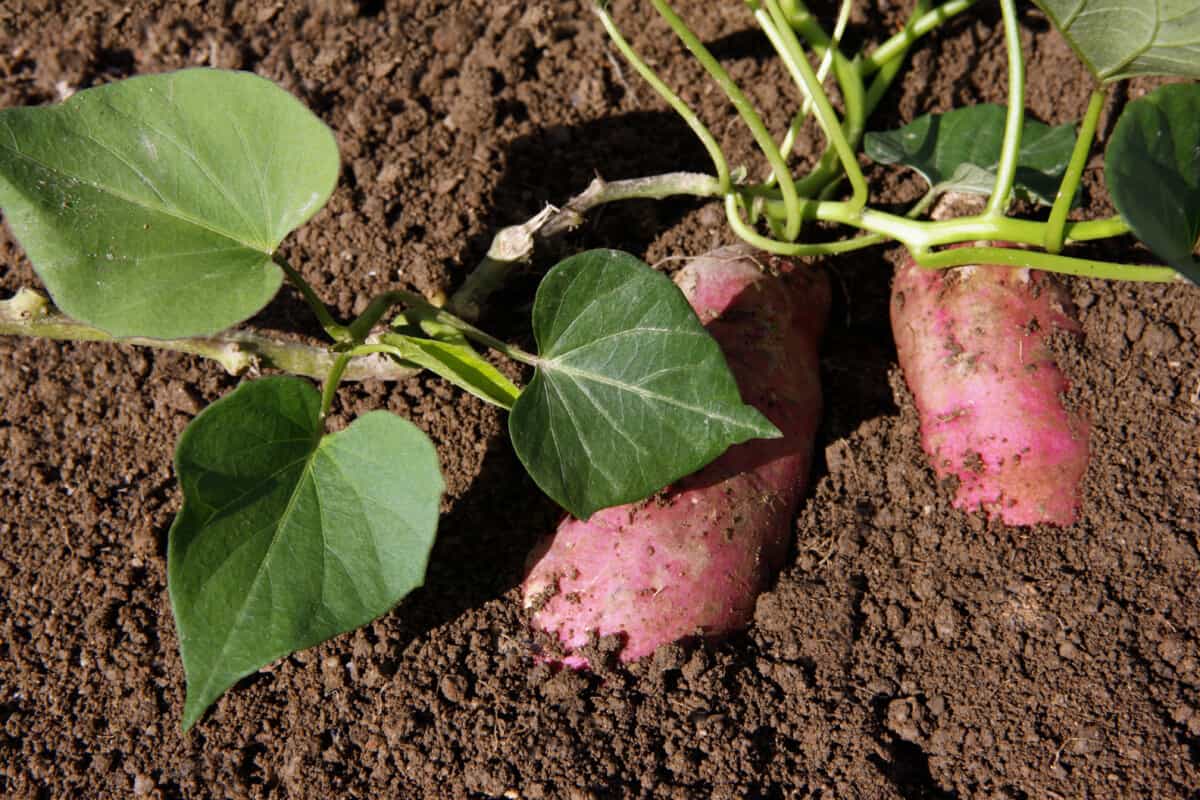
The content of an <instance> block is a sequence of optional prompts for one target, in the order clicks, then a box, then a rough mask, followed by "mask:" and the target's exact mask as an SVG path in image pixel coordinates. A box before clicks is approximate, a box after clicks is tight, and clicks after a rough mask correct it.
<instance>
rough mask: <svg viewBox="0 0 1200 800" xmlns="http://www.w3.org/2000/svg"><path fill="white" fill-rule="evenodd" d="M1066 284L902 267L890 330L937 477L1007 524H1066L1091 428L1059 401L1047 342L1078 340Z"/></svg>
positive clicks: (981, 270)
mask: <svg viewBox="0 0 1200 800" xmlns="http://www.w3.org/2000/svg"><path fill="white" fill-rule="evenodd" d="M1073 313H1074V309H1073V307H1072V305H1071V302H1070V299H1069V298H1068V297H1067V295H1066V292H1065V291H1064V290H1063V288H1062V287H1061V286H1060V285H1059V284H1058V283H1057V282H1056V281H1054V280H1053V279H1052V278H1051V277H1050V276H1048V275H1045V274H1043V273H1039V272H1035V271H1031V270H1027V269H1014V268H1012V267H1006V266H997V265H974V266H969V267H962V268H959V269H954V270H946V271H933V270H925V269H922V268H920V267H919V266H917V265H916V264H915V263H914V262H913V261H912V260H911V259H909V260H907V261H906V262H905V263H904V264H902V265H901V267H900V268H899V269H898V270H897V272H896V277H895V280H894V281H893V284H892V302H891V317H892V333H893V335H894V336H895V339H896V351H897V355H898V356H899V361H900V367H901V369H902V370H903V372H904V379H905V382H906V383H907V384H908V388H909V390H910V391H911V392H912V395H913V399H914V400H915V401H916V406H917V411H918V413H919V415H920V419H921V445H922V447H923V448H924V449H925V453H926V454H927V455H928V456H929V459H930V462H931V463H932V465H933V468H934V471H935V472H936V474H937V476H938V478H948V477H954V478H957V480H958V488H957V491H956V493H955V497H954V507H955V508H958V509H962V510H964V511H968V512H970V511H976V510H982V511H984V512H985V513H986V514H987V516H988V517H989V519H996V518H999V519H1000V520H1002V521H1003V522H1005V523H1006V524H1008V525H1016V526H1021V525H1037V524H1042V523H1046V524H1051V525H1070V524H1072V523H1073V522H1075V519H1076V517H1077V515H1078V512H1079V505H1080V483H1081V481H1082V479H1083V474H1084V471H1085V470H1086V469H1087V460H1088V434H1089V425H1088V421H1087V419H1086V417H1085V416H1084V415H1083V414H1081V413H1080V412H1078V411H1076V410H1072V409H1068V408H1066V407H1065V406H1064V404H1063V394H1064V393H1065V392H1066V391H1067V388H1068V383H1067V380H1066V378H1065V377H1064V376H1063V373H1062V370H1060V369H1059V367H1058V365H1057V363H1056V362H1055V360H1054V354H1053V352H1052V351H1051V350H1050V348H1049V345H1048V341H1049V338H1050V337H1051V336H1052V335H1054V334H1055V333H1056V332H1064V333H1067V334H1069V335H1074V336H1079V335H1080V327H1079V323H1078V322H1076V321H1075V319H1074V318H1073V317H1072V314H1073Z"/></svg>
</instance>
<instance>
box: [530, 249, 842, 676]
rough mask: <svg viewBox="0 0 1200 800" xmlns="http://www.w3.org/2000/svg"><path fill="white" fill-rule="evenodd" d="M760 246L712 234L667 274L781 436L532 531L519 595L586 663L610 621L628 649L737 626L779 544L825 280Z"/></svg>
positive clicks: (797, 484)
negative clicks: (582, 516) (658, 487)
mask: <svg viewBox="0 0 1200 800" xmlns="http://www.w3.org/2000/svg"><path fill="white" fill-rule="evenodd" d="M767 258H768V257H766V256H756V255H755V253H754V251H752V250H750V249H749V248H746V247H744V246H737V247H729V248H724V249H722V250H718V251H715V252H712V253H709V254H708V255H706V256H703V257H701V258H698V259H696V260H693V261H692V262H690V263H689V264H688V265H687V266H685V267H684V268H683V269H682V270H680V272H679V273H678V275H677V276H676V284H677V285H678V286H679V287H680V289H682V291H683V293H684V295H685V296H686V297H687V298H688V301H689V302H690V303H691V304H692V308H693V309H695V311H696V313H697V314H698V315H699V317H700V319H701V321H702V322H704V324H705V325H706V327H707V329H708V331H709V332H710V333H712V335H713V337H714V338H715V339H716V340H717V342H718V343H719V344H720V345H721V348H722V350H723V351H724V354H725V358H726V360H727V361H728V362H729V366H730V368H731V369H732V371H733V373H734V376H735V377H736V379H737V381H738V386H739V388H740V390H741V393H742V398H743V400H745V401H746V402H747V403H750V404H751V405H753V406H755V407H756V408H758V409H759V410H760V411H761V412H763V413H764V414H765V415H766V416H767V417H768V418H770V420H771V421H772V422H773V423H774V424H775V425H776V426H777V427H778V428H779V429H780V431H781V432H782V433H783V437H782V438H778V439H758V440H754V441H751V442H747V443H745V444H741V445H737V446H735V447H732V448H730V449H729V450H728V451H726V452H725V453H724V454H723V455H722V456H721V457H720V458H718V459H717V460H716V461H714V462H712V463H711V464H709V465H708V466H707V467H705V468H703V469H701V470H700V471H699V472H696V473H694V474H693V475H690V476H688V477H687V478H684V479H682V480H680V481H678V482H677V483H676V484H674V485H673V486H670V487H668V488H667V489H665V490H663V491H662V492H660V493H659V494H658V495H656V496H655V497H653V498H651V499H649V500H646V501H643V502H640V503H635V504H631V505H625V506H618V507H615V508H608V509H604V510H602V511H599V512H597V513H596V514H593V515H592V516H591V518H590V519H588V520H586V521H580V520H575V519H570V518H568V519H565V520H564V521H563V522H562V523H561V524H560V525H559V527H558V530H557V532H556V533H554V534H553V535H552V536H550V537H547V538H546V539H545V540H544V541H543V542H541V543H540V544H539V546H538V547H537V548H536V549H535V550H534V552H533V554H532V555H531V556H530V560H529V573H528V576H527V577H526V579H525V583H524V586H523V591H524V601H525V605H526V607H531V608H533V609H534V614H533V626H534V627H535V628H537V629H540V630H542V631H546V632H548V633H550V634H552V635H554V636H555V637H556V638H557V641H558V644H559V645H560V646H561V649H562V651H563V652H562V653H561V654H556V657H557V656H561V661H562V662H563V663H565V664H567V665H569V666H574V667H585V666H587V658H586V657H585V656H584V655H582V654H581V652H580V651H581V649H582V648H583V647H584V646H585V645H587V644H588V642H589V640H590V638H591V637H592V636H593V635H595V636H601V637H602V636H608V635H611V634H617V635H619V636H620V637H621V639H622V640H623V647H622V649H621V651H620V659H621V660H622V661H626V662H628V661H633V660H635V659H638V658H641V657H642V656H645V655H647V654H649V653H652V652H653V651H654V650H655V649H656V648H657V647H659V646H660V645H663V644H666V643H669V642H674V641H676V640H679V639H682V638H685V637H688V636H691V635H694V634H699V635H703V636H719V635H721V634H725V633H728V632H729V631H732V630H735V629H738V628H741V627H743V626H745V625H746V624H747V623H748V622H749V620H750V618H751V616H752V614H753V611H754V603H755V598H756V597H757V596H758V594H759V593H760V592H761V591H762V590H763V589H764V588H765V587H766V585H767V583H768V581H770V580H771V579H772V577H773V576H774V574H775V572H776V571H777V570H778V569H779V567H780V566H781V564H782V562H783V559H784V557H785V556H786V553H787V549H788V542H789V538H790V537H789V533H790V531H791V527H792V522H793V517H794V514H795V510H796V505H797V503H798V501H799V499H800V497H801V496H802V495H803V493H804V491H805V486H806V483H807V480H808V472H809V463H810V460H811V453H812V446H813V437H814V434H815V431H816V427H817V422H818V418H819V415H820V407H821V390H820V383H819V376H818V373H817V343H818V340H819V338H820V335H821V331H822V330H823V329H824V326H825V321H826V317H827V316H828V307H829V286H828V282H827V281H826V279H825V277H824V275H822V274H821V273H819V272H814V271H811V270H808V269H805V268H797V269H795V270H794V271H789V273H788V274H786V275H777V274H771V273H768V272H766V271H764V269H763V265H764V264H766V263H768V262H767ZM773 266H774V267H775V268H777V269H785V270H790V268H791V265H790V264H788V263H786V262H775V263H774V265H773Z"/></svg>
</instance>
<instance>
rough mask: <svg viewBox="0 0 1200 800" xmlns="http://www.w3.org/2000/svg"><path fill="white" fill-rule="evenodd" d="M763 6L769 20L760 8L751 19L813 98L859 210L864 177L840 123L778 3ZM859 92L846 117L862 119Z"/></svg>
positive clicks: (862, 203) (772, 0)
mask: <svg viewBox="0 0 1200 800" xmlns="http://www.w3.org/2000/svg"><path fill="white" fill-rule="evenodd" d="M765 2H766V8H767V10H768V11H769V12H770V13H769V16H768V15H767V14H764V13H763V9H762V8H761V7H757V8H755V10H754V17H755V19H756V20H757V21H758V23H759V25H760V26H761V27H762V28H763V31H764V32H765V33H766V34H767V37H768V38H769V39H770V40H771V44H772V45H774V47H775V49H776V51H778V52H779V55H780V57H781V58H782V59H783V61H784V65H785V66H786V67H787V69H788V72H789V73H790V74H791V76H792V79H793V80H794V81H795V82H796V85H797V86H798V87H800V89H801V91H802V92H803V93H804V94H805V95H806V96H808V97H811V98H812V101H813V104H814V106H815V111H816V116H817V121H818V122H819V123H820V124H821V129H822V130H823V131H824V132H825V136H826V137H827V138H828V140H829V142H830V143H831V144H832V145H833V148H834V150H835V151H836V152H837V154H838V157H839V159H840V160H841V162H842V169H843V170H844V171H845V173H846V175H847V177H848V178H849V179H850V186H851V198H850V201H849V202H850V204H851V205H852V206H856V207H858V208H862V207H863V206H865V205H866V203H867V180H866V178H865V177H863V174H862V170H861V169H859V166H858V157H857V155H856V154H855V152H854V150H853V148H851V147H850V143H849V142H848V141H847V140H846V136H845V133H844V132H843V130H842V123H841V120H839V119H838V116H837V112H835V111H834V110H833V106H832V105H831V104H830V102H829V98H828V96H826V94H825V90H824V89H823V88H822V87H821V82H820V81H819V80H817V76H816V73H814V72H813V68H812V65H811V64H809V63H808V59H807V58H806V57H805V55H804V50H803V48H802V47H801V45H800V41H799V40H798V39H797V38H796V34H795V32H794V31H793V30H792V28H791V26H790V25H789V24H788V22H787V19H786V18H785V17H784V16H783V12H782V11H781V10H780V8H779V3H778V0H765ZM835 62H836V59H835ZM858 88H859V91H858V92H857V93H856V95H857V96H856V97H855V98H854V99H853V100H851V98H850V97H849V96H847V98H846V103H847V116H861V113H862V94H861V88H862V84H861V82H860V83H859V84H858ZM851 102H853V103H854V105H855V106H856V111H857V114H855V113H853V112H852V111H851V110H850V109H849V107H850V104H851ZM789 238H795V237H794V236H791V237H789Z"/></svg>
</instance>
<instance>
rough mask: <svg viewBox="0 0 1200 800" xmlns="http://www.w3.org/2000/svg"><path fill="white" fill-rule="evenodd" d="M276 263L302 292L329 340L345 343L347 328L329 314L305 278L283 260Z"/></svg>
mask: <svg viewBox="0 0 1200 800" xmlns="http://www.w3.org/2000/svg"><path fill="white" fill-rule="evenodd" d="M275 263H276V264H277V265H279V268H280V269H282V270H283V274H284V275H286V276H287V279H288V281H290V282H291V284H292V285H293V286H295V287H296V288H297V289H298V290H299V291H300V294H301V295H302V296H303V297H304V302H306V303H308V307H309V308H311V309H312V311H313V313H314V314H316V315H317V321H318V322H320V323H321V327H322V328H323V329H324V331H325V333H326V334H327V335H328V336H329V338H330V339H333V341H335V342H342V341H345V340H346V338H347V336H348V333H347V331H346V327H345V326H344V325H342V324H341V323H340V322H338V321H337V320H335V319H334V318H333V314H331V313H329V308H328V307H327V306H326V305H325V303H323V302H322V301H321V298H320V297H318V296H317V293H316V291H314V290H313V288H312V286H311V285H310V284H309V282H308V281H306V280H304V276H302V275H301V274H300V273H299V272H297V271H296V270H295V268H293V267H292V265H291V264H289V263H288V262H287V261H285V260H284V259H282V258H277V259H275Z"/></svg>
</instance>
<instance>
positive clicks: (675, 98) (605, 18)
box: [596, 6, 733, 192]
mask: <svg viewBox="0 0 1200 800" xmlns="http://www.w3.org/2000/svg"><path fill="white" fill-rule="evenodd" d="M596 15H597V16H599V17H600V22H601V24H602V25H604V30H605V31H606V32H607V33H608V36H609V38H610V39H612V42H613V44H614V45H616V48H617V50H618V51H620V53H621V55H623V56H624V57H625V60H626V61H628V62H629V63H630V65H632V66H633V68H634V70H635V71H636V72H637V73H638V74H639V75H641V76H642V80H644V81H646V83H648V84H650V87H651V88H652V89H654V91H656V92H658V95H659V97H661V98H663V99H664V100H665V101H666V102H667V105H669V106H671V108H672V109H673V110H674V111H675V113H676V114H678V115H679V116H680V117H681V118H682V119H683V121H684V122H685V123H687V126H688V127H689V128H691V129H692V133H694V134H696V137H697V138H698V139H700V141H701V143H702V144H703V145H704V149H705V150H707V151H708V155H709V158H711V159H712V162H713V168H714V169H716V171H717V180H718V181H719V182H720V184H721V191H722V192H728V191H730V190H731V189H732V187H733V183H732V181H731V180H730V177H729V164H728V163H727V162H726V160H725V153H724V151H722V150H721V146H720V145H719V144H717V140H716V137H714V136H713V135H712V132H711V131H710V130H709V129H708V127H707V126H706V125H705V124H704V123H703V122H701V121H700V117H698V116H697V115H696V113H695V112H694V111H692V109H691V108H689V107H688V104H687V103H685V102H683V100H682V99H680V97H679V95H677V94H675V92H673V91H672V90H671V88H670V87H669V86H667V84H666V83H664V82H663V81H662V79H660V78H659V77H658V75H657V74H656V73H655V72H654V70H652V69H651V68H650V66H649V65H648V64H646V62H645V61H643V60H642V57H641V56H639V55H638V53H637V51H636V50H634V49H633V46H632V45H631V44H629V42H628V41H626V39H625V37H624V36H622V35H621V31H620V29H619V28H618V27H617V24H616V22H615V21H614V20H613V18H612V15H611V14H609V13H608V9H607V8H605V7H604V6H597V7H596Z"/></svg>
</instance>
